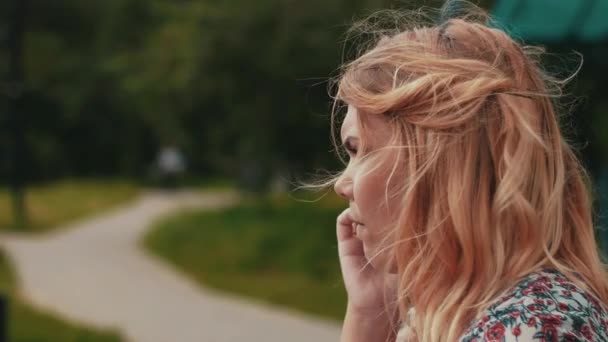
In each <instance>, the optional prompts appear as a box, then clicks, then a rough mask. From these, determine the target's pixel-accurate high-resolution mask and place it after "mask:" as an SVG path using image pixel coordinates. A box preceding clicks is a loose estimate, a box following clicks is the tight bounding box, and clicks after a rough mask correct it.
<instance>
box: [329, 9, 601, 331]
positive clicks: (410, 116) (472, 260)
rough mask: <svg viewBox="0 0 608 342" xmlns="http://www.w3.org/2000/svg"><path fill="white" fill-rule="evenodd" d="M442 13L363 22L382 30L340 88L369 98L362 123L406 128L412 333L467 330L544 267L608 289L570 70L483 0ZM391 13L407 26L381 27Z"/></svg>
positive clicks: (403, 191)
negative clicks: (571, 140)
mask: <svg viewBox="0 0 608 342" xmlns="http://www.w3.org/2000/svg"><path fill="white" fill-rule="evenodd" d="M443 11H445V9H443ZM429 18H432V16H431V15H428V11H426V12H424V11H416V12H408V13H403V12H394V11H393V12H382V13H379V14H376V15H374V16H372V17H370V18H368V19H366V20H364V21H363V22H360V23H358V24H356V25H355V27H354V30H355V31H356V32H363V33H366V34H369V33H371V34H372V36H374V37H376V38H377V39H373V40H372V42H373V43H372V44H371V45H369V48H365V49H363V50H362V51H361V52H360V53H359V54H358V56H357V57H356V58H355V59H354V60H353V61H351V62H349V63H347V64H345V65H344V66H343V68H342V70H341V73H340V75H339V77H338V78H337V83H336V85H337V91H336V93H335V94H336V96H335V98H336V106H335V108H337V107H338V105H339V103H346V104H349V105H352V106H354V107H355V108H357V109H358V110H359V113H360V115H359V117H360V123H359V124H360V128H361V130H362V132H361V135H362V136H363V137H365V136H366V135H369V134H373V132H369V131H366V125H365V118H366V117H367V116H372V115H380V116H383V117H384V118H386V119H387V120H388V122H389V123H390V125H391V127H392V128H393V129H392V132H393V136H392V140H391V141H393V142H395V144H394V145H393V147H395V146H396V147H398V153H399V158H397V163H399V164H400V165H395V169H396V168H398V167H402V168H404V169H405V173H404V175H406V176H405V177H404V178H405V179H403V180H402V181H401V182H400V187H399V189H391V192H392V193H391V195H390V196H391V198H393V199H395V200H396V203H398V204H399V206H400V207H399V208H400V209H399V211H400V213H399V218H398V220H397V222H396V223H395V226H394V227H392V228H391V229H392V230H391V233H390V234H387V244H386V245H387V247H388V246H390V248H392V250H393V252H394V253H395V254H394V255H395V257H396V264H397V270H398V276H399V283H398V298H399V302H398V307H399V313H400V318H401V319H402V320H403V321H405V322H406V323H407V325H409V327H410V328H411V329H412V330H413V332H414V336H415V337H412V339H414V340H418V341H455V340H457V339H458V337H459V336H460V335H461V334H462V333H463V332H464V331H465V329H466V328H467V327H468V325H469V324H471V323H472V321H473V320H474V319H475V318H476V317H477V316H478V315H479V314H480V313H481V312H482V311H483V310H484V309H486V308H487V307H488V306H489V305H490V304H491V303H492V301H493V300H496V299H497V298H498V297H499V296H500V295H501V293H503V291H506V290H508V289H509V288H511V287H512V286H514V285H515V284H516V282H517V281H518V280H519V279H521V277H523V276H525V275H527V274H529V273H531V272H534V271H536V270H538V269H540V268H542V267H553V268H556V269H558V270H559V271H561V272H562V273H564V274H565V275H566V276H567V277H569V278H570V279H571V280H572V281H573V282H575V283H576V284H577V285H579V286H581V287H582V288H584V289H586V290H588V291H590V293H591V294H592V295H594V296H596V297H597V299H599V300H600V301H602V302H604V303H608V281H607V277H606V270H605V268H604V264H603V262H602V260H601V256H600V254H599V251H598V248H597V245H596V240H595V236H594V227H593V222H592V204H591V203H592V201H591V197H590V191H589V181H588V177H587V175H586V173H585V170H584V169H583V168H582V166H581V164H580V162H579V161H578V159H577V157H576V155H575V153H574V151H573V148H572V147H571V146H570V145H569V144H568V143H567V141H566V140H565V139H564V137H563V136H562V134H561V133H560V128H559V125H558V115H557V109H558V108H560V107H559V106H558V100H559V99H560V98H561V97H562V94H563V93H562V88H563V86H564V84H565V83H566V81H568V80H569V79H566V80H559V79H557V78H555V77H552V76H551V75H549V73H547V72H545V71H543V69H542V67H541V64H540V57H541V56H542V54H543V52H544V51H543V49H542V48H539V47H533V46H525V45H523V44H520V43H518V42H517V41H515V40H514V39H512V38H511V37H509V35H507V34H506V33H505V32H503V31H502V30H500V29H497V28H493V27H492V26H491V20H490V18H489V17H488V15H487V14H486V13H485V12H484V11H483V10H481V9H479V8H477V7H476V6H473V5H470V4H469V5H468V6H467V8H466V10H465V11H462V12H461V13H460V14H459V15H458V16H454V17H452V18H450V19H447V20H444V21H443V22H442V23H441V24H434V23H433V22H432V21H431V22H429V21H428V20H430V19H429ZM433 20H435V19H433ZM386 22H391V23H398V25H394V26H397V28H396V29H392V30H385V29H378V23H386ZM359 36H361V35H359ZM336 115H337V111H336V110H334V111H333V112H332V116H331V119H332V120H331V121H332V138H333V142H334V145H335V146H336V148H337V149H338V144H337V142H336V138H335V135H336V134H335V128H334V126H335V125H334V122H335V121H336ZM363 141H365V139H364V140H363ZM339 176H340V175H337V177H333V178H331V179H329V180H327V181H323V182H321V183H319V184H320V185H322V186H328V185H333V184H334V182H335V181H336V180H337V178H339ZM388 181H389V180H387V184H388ZM387 196H388V195H387ZM412 308H413V309H414V311H415V313H416V314H415V315H414V316H413V318H412V320H413V321H411V322H408V321H407V320H408V315H407V312H408V311H409V310H410V309H412Z"/></svg>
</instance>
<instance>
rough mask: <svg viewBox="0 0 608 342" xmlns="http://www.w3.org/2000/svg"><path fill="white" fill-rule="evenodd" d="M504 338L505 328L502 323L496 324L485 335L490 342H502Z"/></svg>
mask: <svg viewBox="0 0 608 342" xmlns="http://www.w3.org/2000/svg"><path fill="white" fill-rule="evenodd" d="M503 336H505V326H504V325H502V323H500V322H498V323H496V324H494V325H493V326H492V327H491V328H490V329H488V331H486V334H485V338H486V339H487V340H488V342H491V341H501V340H502V338H503Z"/></svg>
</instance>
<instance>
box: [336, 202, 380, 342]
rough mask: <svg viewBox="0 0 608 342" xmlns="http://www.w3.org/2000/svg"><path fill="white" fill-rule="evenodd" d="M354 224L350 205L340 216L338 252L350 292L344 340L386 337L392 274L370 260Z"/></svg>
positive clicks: (352, 340) (366, 339)
mask: <svg viewBox="0 0 608 342" xmlns="http://www.w3.org/2000/svg"><path fill="white" fill-rule="evenodd" d="M354 224H355V221H353V219H352V217H351V214H350V209H346V210H344V211H343V212H342V213H341V214H340V215H339V216H338V219H337V227H336V230H337V235H338V253H339V256H340V267H341V268H342V277H343V279H344V286H345V287H346V292H347V295H348V307H347V310H346V317H345V320H344V326H343V329H342V341H348V342H354V341H376V340H377V341H385V340H386V338H387V336H389V335H390V331H391V324H390V321H391V318H389V316H390V315H389V314H388V309H387V308H386V307H385V287H386V279H387V276H388V275H387V274H386V273H384V272H383V271H382V270H377V269H375V268H374V267H373V266H372V265H371V264H370V263H369V262H368V260H367V258H366V257H365V253H364V250H363V243H362V241H361V240H360V239H359V238H358V237H357V236H356V234H355V229H356V227H354Z"/></svg>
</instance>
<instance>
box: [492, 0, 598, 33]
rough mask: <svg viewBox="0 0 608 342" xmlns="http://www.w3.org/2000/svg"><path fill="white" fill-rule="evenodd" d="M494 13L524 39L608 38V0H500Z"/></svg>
mask: <svg viewBox="0 0 608 342" xmlns="http://www.w3.org/2000/svg"><path fill="white" fill-rule="evenodd" d="M492 15H493V16H494V18H495V19H496V20H497V21H498V23H499V25H500V26H501V27H502V28H505V29H506V30H507V31H509V32H510V33H511V34H512V35H513V36H514V37H519V38H521V39H523V40H532V41H539V42H559V41H564V40H568V41H572V40H574V41H580V42H598V41H607V40H608V0H497V1H496V5H495V7H494V9H493V10H492Z"/></svg>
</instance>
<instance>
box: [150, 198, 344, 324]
mask: <svg viewBox="0 0 608 342" xmlns="http://www.w3.org/2000/svg"><path fill="white" fill-rule="evenodd" d="M294 197H295V198H297V199H300V200H302V199H305V200H310V198H311V197H312V196H311V195H310V194H303V193H299V194H296V195H295V196H294ZM341 210H343V203H341V202H340V201H339V199H337V197H336V196H326V197H324V198H323V199H322V200H320V201H318V202H314V203H310V202H303V201H296V200H294V199H293V198H291V197H290V198H288V197H285V196H266V197H252V198H250V199H249V200H247V201H246V202H245V203H244V204H241V205H238V206H236V207H232V208H228V209H223V210H216V211H185V212H182V213H179V214H177V215H174V216H171V217H169V218H167V219H165V220H163V221H162V222H159V223H158V224H157V225H156V227H155V228H154V230H153V231H152V232H151V233H150V234H149V235H148V236H146V238H145V244H146V246H147V247H148V248H149V249H150V250H152V251H153V252H154V253H157V254H160V255H161V256H163V257H165V258H166V259H168V260H169V261H171V262H172V263H174V264H175V265H176V266H177V267H178V268H180V269H182V270H184V271H185V272H186V273H187V274H189V275H191V276H192V277H193V278H194V279H195V280H197V281H199V282H200V283H201V284H203V285H206V286H212V287H215V288H219V289H223V290H227V291H230V292H233V293H238V294H242V295H246V296H250V297H254V298H258V299H261V300H264V301H267V302H271V303H275V304H281V305H286V306H288V307H292V308H295V309H298V310H303V311H306V312H310V313H315V314H319V315H322V316H325V317H330V318H335V319H341V318H342V316H343V314H344V308H345V305H346V297H345V292H344V288H343V285H342V280H341V275H340V269H339V263H338V254H337V249H336V237H335V220H336V217H337V215H338V214H339V212H340V211H341Z"/></svg>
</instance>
